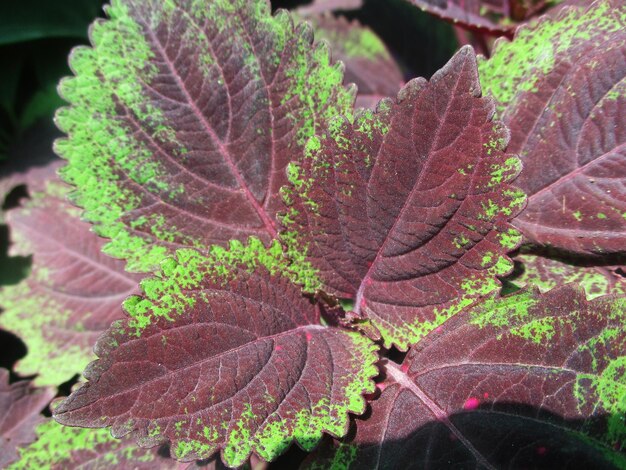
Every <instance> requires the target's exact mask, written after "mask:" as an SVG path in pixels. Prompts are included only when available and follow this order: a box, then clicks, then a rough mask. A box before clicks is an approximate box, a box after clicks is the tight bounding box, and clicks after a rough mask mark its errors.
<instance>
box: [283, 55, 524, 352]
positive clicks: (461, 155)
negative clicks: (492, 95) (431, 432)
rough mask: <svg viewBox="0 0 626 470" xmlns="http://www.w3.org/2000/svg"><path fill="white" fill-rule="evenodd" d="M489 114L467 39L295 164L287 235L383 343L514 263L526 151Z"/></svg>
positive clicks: (408, 334) (415, 335) (435, 317)
mask: <svg viewBox="0 0 626 470" xmlns="http://www.w3.org/2000/svg"><path fill="white" fill-rule="evenodd" d="M492 115H493V104H492V102H491V100H489V99H487V98H481V97H480V85H479V83H478V75H477V71H476V62H475V56H474V53H473V52H472V50H471V49H470V48H464V49H462V50H461V51H460V52H459V53H458V54H457V55H456V56H455V57H454V58H453V59H452V60H451V61H450V63H449V64H448V65H447V66H446V67H444V68H443V69H442V70H440V71H439V72H438V73H436V74H435V75H434V76H433V78H432V80H431V81H430V82H429V83H428V82H426V81H425V80H423V79H417V80H414V81H411V82H410V83H409V84H407V85H406V86H405V87H404V88H403V89H402V91H401V92H400V94H399V95H398V99H397V101H396V102H395V103H394V102H392V101H391V100H384V101H382V102H381V103H380V104H379V105H378V109H377V111H376V113H372V112H370V111H365V112H363V113H362V114H361V115H360V116H359V117H358V118H357V119H356V120H355V122H354V124H351V123H349V122H347V121H345V120H344V121H342V120H336V121H334V123H333V125H331V127H330V129H329V131H328V132H327V133H324V134H320V136H319V137H315V138H313V139H311V140H310V141H309V143H308V144H307V150H306V158H304V159H303V160H302V162H301V164H300V165H292V166H291V167H290V169H289V171H290V179H291V181H292V184H293V188H292V190H288V191H285V197H286V200H287V202H288V203H290V204H291V207H290V211H289V212H288V213H286V214H285V216H284V220H283V223H284V224H285V225H286V227H287V228H288V229H289V231H288V232H287V234H291V233H294V234H299V236H300V238H299V240H300V243H301V246H302V249H303V250H306V252H307V254H308V258H307V259H308V260H309V262H310V263H311V265H312V266H313V267H314V269H316V270H317V274H318V275H319V277H320V278H321V279H322V283H323V286H322V288H323V289H324V290H325V291H326V292H327V293H328V294H331V295H334V296H336V297H339V298H347V299H352V300H353V301H354V312H353V313H352V315H355V316H356V317H361V318H364V319H367V320H369V321H370V322H371V324H372V325H373V326H374V327H375V328H376V329H377V330H378V331H377V332H373V331H371V329H370V331H369V332H368V334H370V335H371V336H372V337H373V338H375V339H378V338H379V336H382V338H384V343H385V345H386V346H389V345H390V344H392V343H393V344H396V345H397V346H399V347H400V348H402V349H406V348H407V346H408V345H409V344H411V343H413V342H415V341H417V340H418V339H419V338H420V337H421V336H422V335H423V334H425V333H426V332H428V331H429V330H430V329H432V328H434V327H436V326H437V325H439V324H440V323H441V322H442V321H444V320H445V319H446V318H448V317H449V316H450V315H452V314H454V313H456V312H458V311H459V310H460V309H461V308H462V307H464V306H466V305H468V304H469V303H472V301H473V299H475V298H476V297H478V296H481V295H486V294H488V293H489V292H491V291H493V290H495V289H498V288H499V283H498V281H497V280H496V278H495V276H496V275H505V274H507V273H509V272H510V270H511V268H512V263H511V261H510V260H509V259H508V258H506V257H505V256H504V255H505V253H506V252H507V251H508V250H510V249H512V248H514V247H515V246H516V244H517V242H518V234H517V232H515V230H513V229H512V228H511V227H510V226H509V225H508V223H507V220H508V219H509V218H511V217H513V216H514V215H515V214H516V213H517V212H518V211H519V209H520V208H521V207H522V206H523V204H524V195H523V193H521V192H520V191H519V190H517V189H515V188H513V187H512V186H509V184H508V182H509V181H510V180H511V179H513V178H514V177H515V176H516V174H517V172H518V171H519V162H518V160H517V158H515V157H513V156H509V155H505V154H504V153H503V148H504V147H505V145H506V142H507V139H508V134H507V131H506V129H505V128H503V127H502V126H501V125H500V124H499V123H498V122H496V121H492ZM379 333H380V334H379Z"/></svg>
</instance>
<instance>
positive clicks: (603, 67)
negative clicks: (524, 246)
mask: <svg viewBox="0 0 626 470" xmlns="http://www.w3.org/2000/svg"><path fill="white" fill-rule="evenodd" d="M480 72H481V83H482V85H483V87H484V88H485V90H486V91H488V92H489V93H491V94H492V95H493V96H494V97H495V99H496V100H497V103H498V113H499V117H500V118H501V119H502V120H503V121H504V122H505V123H506V124H507V126H509V128H510V130H511V143H510V144H509V150H510V151H511V152H514V153H517V154H519V155H520V156H521V158H522V161H523V163H524V171H523V172H522V174H521V175H520V177H519V178H518V180H517V181H516V184H518V185H519V186H520V187H521V188H522V189H524V190H525V191H526V192H527V194H528V196H529V202H528V207H527V208H526V210H525V211H524V212H523V213H522V214H521V215H520V216H519V217H518V218H517V219H516V220H515V225H516V226H517V227H518V228H519V229H520V230H522V231H523V233H524V234H525V236H526V238H527V239H528V240H529V241H531V242H534V243H537V244H541V245H550V246H554V247H556V248H558V249H560V250H567V251H571V252H575V253H586V254H594V255H595V254H607V253H620V252H622V253H623V252H624V247H625V246H626V217H625V216H624V215H625V214H626V183H625V182H626V154H625V152H626V130H625V126H624V114H625V112H626V78H625V77H626V6H625V5H624V3H623V2H609V1H604V2H597V3H595V4H593V5H592V6H591V7H589V9H588V10H586V11H585V10H584V9H579V8H566V9H563V10H562V11H561V12H560V13H559V14H558V16H557V17H556V18H554V19H549V18H543V19H542V20H540V21H539V22H538V23H534V24H531V25H529V26H528V27H524V28H521V29H519V30H518V31H517V33H516V36H515V39H514V40H513V41H512V42H507V41H505V40H500V42H498V43H497V45H496V47H495V50H494V53H493V56H492V58H491V59H490V60H488V61H484V62H482V63H481V64H480Z"/></svg>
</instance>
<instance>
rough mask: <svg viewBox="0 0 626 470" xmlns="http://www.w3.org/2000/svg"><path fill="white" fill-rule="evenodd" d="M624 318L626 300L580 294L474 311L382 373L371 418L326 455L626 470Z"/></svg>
mask: <svg viewBox="0 0 626 470" xmlns="http://www.w3.org/2000/svg"><path fill="white" fill-rule="evenodd" d="M625 316H626V297H624V296H621V297H603V298H597V299H595V300H593V301H589V302H588V301H587V300H586V299H585V296H584V293H583V292H582V291H579V290H576V289H574V288H572V287H565V288H561V289H558V290H553V291H550V292H549V293H546V294H539V293H538V292H537V291H535V292H533V291H526V292H521V293H517V294H514V295H512V296H509V297H505V298H500V299H497V298H494V299H491V300H488V301H487V302H484V303H482V304H479V305H477V306H476V307H473V308H471V309H468V310H467V311H466V312H464V313H462V314H460V315H458V316H457V317H455V318H454V319H452V320H450V321H449V322H447V323H445V324H444V325H443V326H442V327H441V328H438V329H437V330H435V331H433V332H432V333H430V334H429V335H428V336H427V337H426V338H424V339H423V340H422V341H421V342H420V343H418V344H417V345H415V346H414V347H413V349H412V350H411V352H410V353H409V355H408V356H407V358H406V359H405V362H404V363H403V364H402V366H397V365H395V364H393V363H389V364H388V365H387V366H386V368H385V374H386V376H387V379H386V380H385V381H384V382H382V383H381V384H379V388H380V389H381V390H382V394H381V396H380V397H379V398H378V399H377V400H375V401H374V402H372V411H371V414H370V415H369V416H368V418H367V419H366V420H357V425H356V433H355V434H354V435H353V436H352V439H351V440H350V441H348V442H344V443H342V444H341V446H339V447H338V448H335V450H334V451H332V452H330V453H329V454H327V455H326V457H325V458H326V459H328V460H331V461H332V460H334V461H335V462H337V463H339V462H341V463H342V464H343V465H342V467H341V468H359V469H362V468H363V469H369V468H390V469H391V468H439V467H446V468H448V467H459V468H475V467H479V468H504V467H507V468H518V467H524V468H527V467H529V468H615V467H614V465H615V466H617V467H619V468H623V466H624V464H625V463H626V458H625V457H624V455H623V454H621V453H619V451H620V450H624V442H625V440H624V438H625V437H626V426H625V425H624V413H625V412H626V405H625V403H626V401H625V398H626V375H625V374H624V370H625V368H624V365H625V364H626V356H625V355H624V351H625V348H624V347H625V345H626V329H625V326H624V325H625V323H624V320H625V318H624V317H625ZM328 460H323V459H319V460H318V459H316V460H315V461H314V462H316V464H317V465H319V466H318V468H328V466H329V461H328ZM313 466H315V465H313Z"/></svg>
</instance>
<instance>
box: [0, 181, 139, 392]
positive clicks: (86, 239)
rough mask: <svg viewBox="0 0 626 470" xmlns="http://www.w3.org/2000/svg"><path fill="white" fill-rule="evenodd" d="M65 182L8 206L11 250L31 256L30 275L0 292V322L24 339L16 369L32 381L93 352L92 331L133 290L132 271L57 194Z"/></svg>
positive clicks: (58, 374)
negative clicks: (108, 252) (107, 251)
mask: <svg viewBox="0 0 626 470" xmlns="http://www.w3.org/2000/svg"><path fill="white" fill-rule="evenodd" d="M66 194H67V187H66V186H65V185H63V184H62V183H56V182H55V183H49V184H48V185H47V186H46V191H45V192H43V193H34V194H33V196H32V199H31V200H30V201H27V202H26V203H25V205H24V207H21V208H18V209H14V210H12V211H9V213H8V214H7V220H8V223H9V227H10V229H11V238H12V240H13V243H14V245H13V246H12V247H11V253H12V254H14V255H24V256H28V255H32V257H33V266H32V270H31V273H30V275H29V276H28V278H26V279H25V280H24V281H22V282H21V283H20V284H18V285H16V286H6V287H4V288H3V290H2V291H1V292H0V306H1V307H2V309H3V310H4V311H3V312H2V313H0V327H2V328H4V329H6V330H9V331H12V332H13V333H15V334H16V335H18V336H19V337H20V338H22V340H23V341H24V342H25V343H26V346H27V348H28V353H27V355H26V357H25V358H23V359H21V360H20V361H19V362H18V364H17V366H16V370H17V371H18V372H19V373H21V374H24V375H30V374H36V373H37V374H39V375H38V376H37V377H36V378H35V383H36V384H37V385H58V384H60V383H63V382H65V381H67V380H69V379H71V378H72V377H73V376H74V375H76V374H79V373H80V372H81V371H82V370H83V369H84V368H85V366H86V365H87V364H88V363H89V362H90V361H91V360H92V359H93V353H92V347H93V344H94V343H95V341H96V339H97V338H98V337H99V336H100V334H101V333H102V332H103V331H104V330H105V329H106V328H107V327H108V326H109V325H110V323H111V322H112V321H113V320H115V319H118V318H122V316H123V313H122V309H121V303H122V301H123V300H124V299H125V298H126V297H127V296H128V295H130V294H132V293H136V292H138V289H137V283H138V282H139V279H141V277H140V276H138V275H134V274H129V273H126V272H125V271H124V263H123V262H122V261H119V260H115V259H112V258H110V257H108V256H107V255H105V254H103V253H102V252H101V248H102V245H103V244H104V240H103V239H101V238H99V237H96V236H95V235H94V234H92V233H90V232H89V227H90V226H89V224H87V223H86V222H81V221H80V219H79V218H78V215H79V213H80V211H79V210H78V209H76V208H75V207H72V206H71V205H70V204H69V203H68V202H66V200H65V195H66Z"/></svg>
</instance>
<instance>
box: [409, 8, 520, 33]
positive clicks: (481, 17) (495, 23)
mask: <svg viewBox="0 0 626 470" xmlns="http://www.w3.org/2000/svg"><path fill="white" fill-rule="evenodd" d="M407 1H408V2H409V3H411V4H413V5H415V6H416V7H418V8H419V9H421V10H423V11H426V12H428V13H430V14H432V15H435V16H438V17H439V18H442V19H444V20H446V21H449V22H451V23H453V24H454V25H459V26H462V27H464V28H467V29H470V30H472V31H479V32H486V33H491V34H497V35H501V34H507V33H508V32H509V30H510V29H511V26H510V24H507V23H510V21H509V22H507V21H503V20H508V19H509V16H510V14H511V12H510V6H509V2H508V1H507V0H407Z"/></svg>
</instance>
